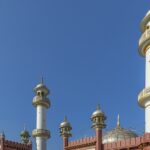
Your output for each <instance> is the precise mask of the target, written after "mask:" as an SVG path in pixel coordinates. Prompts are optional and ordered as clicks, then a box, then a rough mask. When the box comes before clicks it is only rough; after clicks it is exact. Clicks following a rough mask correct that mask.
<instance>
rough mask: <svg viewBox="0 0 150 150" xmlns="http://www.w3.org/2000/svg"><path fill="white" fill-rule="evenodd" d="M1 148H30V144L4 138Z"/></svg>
mask: <svg viewBox="0 0 150 150" xmlns="http://www.w3.org/2000/svg"><path fill="white" fill-rule="evenodd" d="M3 149H4V150H11V149H12V150H14V149H19V150H32V144H22V143H18V142H14V141H9V140H4V145H3ZM3 149H2V150H3Z"/></svg>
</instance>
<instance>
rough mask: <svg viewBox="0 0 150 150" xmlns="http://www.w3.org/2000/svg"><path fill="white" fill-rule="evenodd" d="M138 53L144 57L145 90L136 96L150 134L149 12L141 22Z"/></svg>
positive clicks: (146, 129)
mask: <svg viewBox="0 0 150 150" xmlns="http://www.w3.org/2000/svg"><path fill="white" fill-rule="evenodd" d="M141 32H142V35H141V38H140V40H139V53H140V55H141V56H143V57H145V59H146V60H145V61H146V62H145V88H144V89H143V90H142V91H141V92H140V94H139V96H138V103H139V105H140V106H141V107H143V108H144V109H145V132H146V133H150V11H148V13H147V14H146V16H145V17H144V18H143V20H142V22H141Z"/></svg>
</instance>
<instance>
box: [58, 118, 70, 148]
mask: <svg viewBox="0 0 150 150" xmlns="http://www.w3.org/2000/svg"><path fill="white" fill-rule="evenodd" d="M59 129H60V136H62V138H63V149H64V150H66V148H67V146H68V143H69V137H71V136H72V134H71V130H72V127H71V124H70V123H69V122H68V120H67V117H66V116H65V119H64V121H63V122H62V123H61V124H60V127H59Z"/></svg>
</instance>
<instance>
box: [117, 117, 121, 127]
mask: <svg viewBox="0 0 150 150" xmlns="http://www.w3.org/2000/svg"><path fill="white" fill-rule="evenodd" d="M117 127H120V115H119V114H118V118H117Z"/></svg>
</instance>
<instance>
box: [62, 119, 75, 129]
mask: <svg viewBox="0 0 150 150" xmlns="http://www.w3.org/2000/svg"><path fill="white" fill-rule="evenodd" d="M66 127H69V128H70V129H72V127H71V125H70V123H69V122H68V121H67V117H65V119H64V121H63V122H62V123H61V124H60V128H66Z"/></svg>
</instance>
